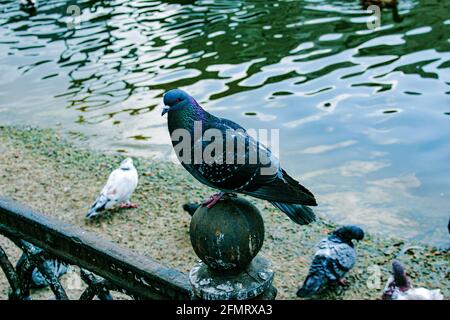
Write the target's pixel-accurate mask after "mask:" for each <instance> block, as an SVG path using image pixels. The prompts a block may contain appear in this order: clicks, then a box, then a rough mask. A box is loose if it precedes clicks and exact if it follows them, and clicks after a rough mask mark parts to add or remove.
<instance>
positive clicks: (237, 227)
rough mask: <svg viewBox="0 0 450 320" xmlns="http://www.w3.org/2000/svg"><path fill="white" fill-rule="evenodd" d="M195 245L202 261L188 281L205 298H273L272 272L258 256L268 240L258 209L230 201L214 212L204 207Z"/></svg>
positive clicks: (195, 221) (196, 219)
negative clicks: (265, 240)
mask: <svg viewBox="0 0 450 320" xmlns="http://www.w3.org/2000/svg"><path fill="white" fill-rule="evenodd" d="M190 237H191V243H192V246H193V248H194V251H195V253H196V254H197V256H198V257H199V258H200V259H201V261H199V262H198V263H197V264H196V265H195V266H194V267H193V268H192V269H191V271H190V273H189V280H190V282H191V284H192V287H193V291H194V293H195V294H196V296H197V297H199V298H201V299H205V300H235V299H237V300H247V299H253V298H256V299H274V298H275V296H276V289H275V288H274V287H273V286H272V281H273V277H274V272H273V270H272V269H271V268H270V262H269V261H268V260H267V259H266V258H264V257H262V256H257V255H258V252H259V250H260V249H261V247H262V245H263V241H264V223H263V219H262V217H261V214H260V213H259V210H258V209H257V208H256V207H255V206H254V205H252V204H251V203H250V202H248V201H247V200H244V199H242V198H238V197H226V198H224V199H222V200H221V201H219V202H218V203H217V204H216V205H214V206H213V207H212V208H211V209H208V208H207V207H202V206H200V207H199V208H198V209H197V210H196V211H195V213H194V215H193V217H192V220H191V225H190Z"/></svg>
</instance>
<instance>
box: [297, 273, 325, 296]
mask: <svg viewBox="0 0 450 320" xmlns="http://www.w3.org/2000/svg"><path fill="white" fill-rule="evenodd" d="M325 283H326V278H325V276H323V275H320V274H313V275H308V277H306V280H305V282H304V283H303V286H302V287H301V288H300V289H298V291H297V297H300V298H307V297H311V296H313V295H315V294H316V293H318V292H319V291H320V290H321V289H322V287H323V286H324V285H325Z"/></svg>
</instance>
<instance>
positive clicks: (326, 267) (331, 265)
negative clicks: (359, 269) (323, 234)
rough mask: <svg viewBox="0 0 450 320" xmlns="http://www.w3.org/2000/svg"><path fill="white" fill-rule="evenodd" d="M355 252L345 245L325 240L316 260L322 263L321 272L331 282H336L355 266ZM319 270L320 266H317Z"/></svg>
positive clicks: (321, 244) (320, 245) (321, 243)
mask: <svg viewBox="0 0 450 320" xmlns="http://www.w3.org/2000/svg"><path fill="white" fill-rule="evenodd" d="M355 259H356V255H355V250H354V249H353V248H352V247H350V246H349V245H347V244H345V243H336V242H333V241H330V240H329V239H324V240H322V241H321V242H320V244H319V249H318V250H317V252H316V254H315V257H314V260H317V262H320V268H321V269H320V270H321V272H324V273H325V275H326V277H327V278H328V280H329V281H331V282H336V281H338V280H339V279H341V278H342V277H344V275H345V274H346V273H347V272H348V271H349V270H350V269H351V268H352V267H353V265H354V264H355ZM316 268H319V266H316Z"/></svg>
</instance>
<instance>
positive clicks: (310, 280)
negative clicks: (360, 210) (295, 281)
mask: <svg viewBox="0 0 450 320" xmlns="http://www.w3.org/2000/svg"><path fill="white" fill-rule="evenodd" d="M363 238H364V231H363V230H362V229H361V228H360V227H358V226H353V225H347V226H343V227H340V228H337V229H336V230H334V231H333V233H332V234H331V235H330V236H328V237H327V238H325V239H323V240H322V241H321V242H320V243H319V246H318V250H317V251H316V253H315V254H314V258H313V261H312V263H311V267H310V268H309V272H308V276H307V277H306V279H305V282H304V283H303V286H302V287H301V288H300V289H299V290H298V291H297V296H298V297H302V298H305V297H311V296H313V295H315V294H317V293H319V292H320V291H322V290H323V289H325V287H327V286H328V285H330V284H336V283H342V284H344V283H345V280H344V276H345V274H346V273H347V272H348V271H349V270H350V269H351V268H353V266H354V265H355V262H356V252H355V249H354V247H353V242H352V240H358V241H359V240H362V239H363Z"/></svg>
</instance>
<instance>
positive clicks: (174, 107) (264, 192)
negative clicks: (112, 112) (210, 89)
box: [162, 89, 317, 225]
mask: <svg viewBox="0 0 450 320" xmlns="http://www.w3.org/2000/svg"><path fill="white" fill-rule="evenodd" d="M164 104H165V105H166V107H165V108H164V110H163V112H162V115H164V114H166V113H167V114H168V120H167V124H168V129H169V133H170V135H171V137H172V144H173V146H174V148H175V149H176V148H177V144H178V141H175V139H174V133H178V132H180V131H183V132H187V133H188V134H189V135H190V136H188V137H187V139H189V137H190V139H191V140H190V141H188V142H190V144H189V147H190V149H189V150H188V151H189V155H186V156H185V155H184V154H183V155H180V154H177V156H178V157H179V160H180V162H181V164H182V165H183V167H184V168H185V169H186V170H187V171H188V172H189V173H190V174H191V175H193V176H194V178H196V179H197V180H198V181H200V182H201V183H203V184H205V185H207V186H209V187H212V188H215V189H218V190H220V191H221V192H220V193H217V194H215V195H213V196H212V197H211V198H210V199H209V200H207V201H206V202H204V203H203V205H204V206H207V207H208V208H211V207H212V206H213V205H214V204H215V203H217V201H219V200H220V199H221V197H223V196H224V195H225V194H232V193H243V194H246V195H250V196H252V197H255V198H259V199H263V200H268V201H270V202H271V203H272V204H273V205H274V206H275V207H277V208H278V209H280V210H281V211H283V212H284V213H285V214H286V215H288V217H289V218H291V219H292V220H293V221H294V222H296V223H298V224H302V225H304V224H309V223H311V222H312V221H314V220H315V215H314V212H313V211H312V210H311V209H310V208H308V207H307V206H316V205H317V203H316V200H315V198H314V195H313V194H312V193H311V192H310V191H309V190H308V189H306V188H305V187H303V186H302V185H301V184H300V183H298V181H296V180H294V179H293V178H292V177H290V176H289V175H288V174H287V173H286V171H284V170H283V169H282V168H281V166H280V163H279V160H278V159H277V158H276V157H275V156H274V155H273V154H272V152H271V151H270V150H269V149H268V148H267V147H265V146H264V145H262V144H261V143H260V142H259V141H257V140H256V139H254V138H253V137H251V136H250V135H249V134H248V133H247V132H246V131H245V129H244V128H242V127H241V126H240V125H238V124H237V123H235V122H233V121H230V120H227V119H223V118H218V117H215V116H213V115H212V114H210V113H208V112H206V111H205V110H204V109H203V108H202V107H201V106H200V105H199V104H198V103H197V101H195V99H194V98H193V97H191V96H190V95H189V94H187V93H186V92H184V91H182V90H178V89H174V90H170V91H168V92H167V93H166V94H165V95H164ZM196 124H197V125H198V124H201V134H202V135H201V136H203V135H204V134H205V132H208V130H209V129H214V130H212V131H215V132H219V135H221V136H220V138H221V139H222V142H223V148H222V151H218V152H217V154H215V156H214V159H213V161H206V160H205V159H204V158H203V157H202V159H199V160H200V161H198V159H195V153H196V148H195V146H196V145H199V146H201V151H202V154H204V151H205V150H206V148H208V145H209V144H206V143H205V141H204V139H203V140H200V139H197V138H196V135H195V125H196ZM212 131H209V132H212ZM182 142H184V141H182ZM229 142H231V143H232V145H234V148H233V149H232V150H230V149H229V148H228V145H229V144H228V143H229ZM180 143H181V142H180ZM237 146H245V147H243V148H242V149H239V148H238V147H237ZM227 151H228V152H227ZM254 154H257V155H258V156H257V158H256V159H254V160H255V161H249V160H250V159H252V158H251V155H254ZM239 159H245V161H239ZM196 160H197V161H196ZM264 169H267V170H264Z"/></svg>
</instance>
